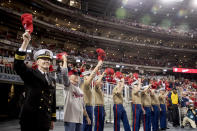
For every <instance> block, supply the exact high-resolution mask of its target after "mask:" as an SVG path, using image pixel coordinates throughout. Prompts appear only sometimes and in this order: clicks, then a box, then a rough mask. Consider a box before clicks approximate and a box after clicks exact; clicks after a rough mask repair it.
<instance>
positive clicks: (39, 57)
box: [37, 55, 52, 60]
mask: <svg viewBox="0 0 197 131" xmlns="http://www.w3.org/2000/svg"><path fill="white" fill-rule="evenodd" d="M42 58H48V59H50V60H52V59H51V57H50V56H44V55H42V56H38V57H37V60H38V59H42Z"/></svg>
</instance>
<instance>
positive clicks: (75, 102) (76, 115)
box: [62, 68, 84, 124]
mask: <svg viewBox="0 0 197 131" xmlns="http://www.w3.org/2000/svg"><path fill="white" fill-rule="evenodd" d="M62 79H63V84H64V93H65V103H64V122H73V123H81V124H82V123H83V107H84V99H83V92H82V90H81V89H80V88H79V86H75V85H73V84H71V83H70V81H69V79H68V70H67V69H64V68H63V69H62Z"/></svg>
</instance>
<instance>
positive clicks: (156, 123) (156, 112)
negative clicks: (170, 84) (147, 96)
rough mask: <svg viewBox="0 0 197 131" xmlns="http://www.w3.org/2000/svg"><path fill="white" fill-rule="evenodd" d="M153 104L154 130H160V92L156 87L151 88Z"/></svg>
mask: <svg viewBox="0 0 197 131" xmlns="http://www.w3.org/2000/svg"><path fill="white" fill-rule="evenodd" d="M151 104H152V109H153V111H152V120H151V121H152V130H153V131H158V130H159V114H160V110H161V109H160V102H159V94H158V93H157V91H156V90H155V89H152V90H151Z"/></svg>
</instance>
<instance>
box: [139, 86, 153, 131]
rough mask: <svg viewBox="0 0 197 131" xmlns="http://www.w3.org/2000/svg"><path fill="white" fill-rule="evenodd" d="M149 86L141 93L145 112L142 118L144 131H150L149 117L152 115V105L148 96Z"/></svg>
mask: <svg viewBox="0 0 197 131" xmlns="http://www.w3.org/2000/svg"><path fill="white" fill-rule="evenodd" d="M150 92H151V90H150V86H149V87H148V88H146V89H145V90H144V91H143V92H142V96H141V97H142V105H143V108H144V110H145V115H144V116H143V123H144V131H151V115H152V105H151V96H150Z"/></svg>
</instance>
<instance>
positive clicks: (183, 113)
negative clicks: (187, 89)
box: [180, 107, 187, 118]
mask: <svg viewBox="0 0 197 131" xmlns="http://www.w3.org/2000/svg"><path fill="white" fill-rule="evenodd" d="M180 109H181V117H182V118H184V116H185V115H186V114H187V107H182V108H180Z"/></svg>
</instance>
